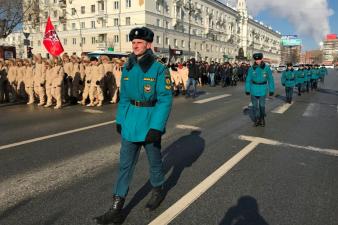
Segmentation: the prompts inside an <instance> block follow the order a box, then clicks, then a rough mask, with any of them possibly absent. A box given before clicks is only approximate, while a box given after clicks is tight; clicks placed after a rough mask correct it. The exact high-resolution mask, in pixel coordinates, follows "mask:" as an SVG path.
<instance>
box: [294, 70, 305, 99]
mask: <svg viewBox="0 0 338 225" xmlns="http://www.w3.org/2000/svg"><path fill="white" fill-rule="evenodd" d="M295 75H296V86H297V88H298V96H301V95H302V94H301V93H302V92H303V90H304V86H305V85H304V84H305V70H304V65H303V64H300V65H299V69H298V70H297V71H295Z"/></svg>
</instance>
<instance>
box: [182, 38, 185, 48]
mask: <svg viewBox="0 0 338 225" xmlns="http://www.w3.org/2000/svg"><path fill="white" fill-rule="evenodd" d="M181 46H182V48H184V47H185V41H184V40H182V41H181Z"/></svg>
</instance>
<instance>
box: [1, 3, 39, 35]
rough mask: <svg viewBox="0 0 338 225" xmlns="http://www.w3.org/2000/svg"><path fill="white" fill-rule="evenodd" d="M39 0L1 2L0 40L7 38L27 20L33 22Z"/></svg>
mask: <svg viewBox="0 0 338 225" xmlns="http://www.w3.org/2000/svg"><path fill="white" fill-rule="evenodd" d="M37 4H38V1H37V0H0V38H6V37H7V36H8V35H10V34H11V33H12V32H13V31H14V30H15V29H16V28H17V27H19V26H20V25H21V26H22V24H23V22H24V21H25V20H28V21H31V22H36V21H34V20H33V21H32V18H36V14H37V13H38V11H36V10H35V6H36V5H37Z"/></svg>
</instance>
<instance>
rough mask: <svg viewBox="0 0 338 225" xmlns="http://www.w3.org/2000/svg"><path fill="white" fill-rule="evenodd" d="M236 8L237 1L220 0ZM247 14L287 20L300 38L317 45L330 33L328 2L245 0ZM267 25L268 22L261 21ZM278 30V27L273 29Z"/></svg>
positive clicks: (320, 0) (311, 0)
mask: <svg viewBox="0 0 338 225" xmlns="http://www.w3.org/2000/svg"><path fill="white" fill-rule="evenodd" d="M220 2H223V3H224V2H229V3H230V4H231V5H233V6H236V3H237V0H228V1H227V0H221V1H220ZM247 6H248V10H249V13H250V14H251V15H253V16H256V15H257V14H258V13H260V12H262V11H265V12H268V13H269V14H270V15H273V16H275V17H279V18H283V19H287V20H288V21H289V23H290V24H292V25H293V26H294V28H295V30H296V32H297V33H298V34H299V35H301V36H311V37H312V38H313V39H314V40H315V41H316V42H317V43H319V42H320V41H321V40H322V39H323V38H324V36H325V35H326V34H328V33H330V25H329V16H331V15H333V13H334V11H333V10H332V9H330V8H329V6H328V0H247ZM263 22H264V23H265V24H269V21H263ZM273 28H274V29H275V30H276V29H277V30H278V27H273Z"/></svg>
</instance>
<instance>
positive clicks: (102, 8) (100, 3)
mask: <svg viewBox="0 0 338 225" xmlns="http://www.w3.org/2000/svg"><path fill="white" fill-rule="evenodd" d="M99 10H100V11H103V10H104V2H103V1H102V2H99Z"/></svg>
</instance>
